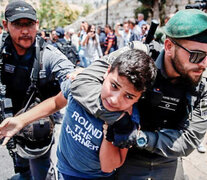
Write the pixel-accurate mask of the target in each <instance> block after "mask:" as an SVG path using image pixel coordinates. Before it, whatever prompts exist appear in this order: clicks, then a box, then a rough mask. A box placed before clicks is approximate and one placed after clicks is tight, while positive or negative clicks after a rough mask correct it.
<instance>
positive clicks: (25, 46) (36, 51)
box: [0, 1, 74, 180]
mask: <svg viewBox="0 0 207 180" xmlns="http://www.w3.org/2000/svg"><path fill="white" fill-rule="evenodd" d="M38 25H39V22H38V20H37V17H36V11H35V9H34V8H33V7H32V6H31V5H30V4H28V3H26V2H25V1H13V2H11V3H9V4H8V5H7V6H6V9H5V20H3V26H4V29H5V30H6V31H7V32H8V36H6V38H5V39H3V40H2V47H1V51H0V52H1V56H2V57H3V67H2V71H3V72H2V82H3V84H5V85H6V97H7V98H11V100H12V104H13V114H16V113H17V112H18V111H19V110H20V109H22V108H23V107H24V106H25V103H26V102H27V100H28V99H25V97H27V93H29V92H31V91H29V89H30V90H32V89H34V88H36V87H37V88H38V90H39V91H35V92H40V93H37V94H36V96H38V98H40V99H41V100H43V99H46V98H48V97H50V96H52V95H54V94H52V93H51V92H52V91H53V90H54V88H53V86H50V85H52V83H51V82H52V81H53V80H54V78H57V79H58V81H59V83H60V85H62V84H63V83H64V82H65V80H66V75H67V74H68V73H69V72H71V71H72V70H73V68H74V66H73V64H72V63H71V62H70V61H69V60H68V59H67V58H66V57H65V56H64V55H63V54H62V53H61V52H60V51H59V50H58V49H56V48H55V47H53V46H51V45H49V44H46V43H45V42H44V40H43V39H42V38H41V37H39V36H37V30H38ZM38 63H39V66H35V64H38ZM40 65H41V66H40ZM39 68H40V69H39ZM32 69H33V70H32ZM37 69H39V72H38V74H37V77H35V78H36V79H37V82H36V85H37V86H31V84H32V82H34V81H35V80H34V78H33V79H31V77H33V76H32V75H34V71H37ZM33 85H34V84H33ZM29 87H31V88H29ZM32 92H33V91H32ZM55 93H56V92H55ZM40 94H41V95H40ZM40 96H41V97H40ZM24 102H25V103H24ZM41 127H42V126H41ZM44 127H46V126H44ZM40 129H41V128H40ZM26 131H29V132H26ZM45 131H46V132H45ZM47 131H48V129H43V130H38V128H36V127H33V126H31V127H30V128H28V129H27V130H26V129H25V131H24V133H23V134H22V137H21V139H23V141H21V140H20V139H18V144H17V154H16V155H15V157H16V158H15V162H16V164H15V171H16V172H19V174H18V175H17V176H15V177H13V178H12V179H33V180H34V179H35V180H44V179H45V178H46V176H47V172H48V169H49V167H50V163H51V161H50V150H51V145H52V144H53V143H52V142H53V135H52V137H51V136H50V137H49V138H48V139H47V138H46V139H44V137H46V136H45V134H46V135H47ZM25 134H26V135H25ZM27 135H28V136H27ZM30 135H31V136H32V137H30ZM33 135H35V136H36V137H34V136H33ZM41 135H43V136H42V137H40V136H41ZM49 135H51V133H50V130H49ZM25 136H27V137H25ZM25 138H27V140H25ZM28 139H30V140H31V139H32V140H34V141H32V142H30V141H28ZM40 139H42V140H41V142H40V141H39V140H40ZM28 143H29V145H30V146H29V145H28ZM30 143H31V144H30ZM49 179H50V178H49Z"/></svg>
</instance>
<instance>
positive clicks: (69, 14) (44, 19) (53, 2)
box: [37, 0, 79, 29]
mask: <svg viewBox="0 0 207 180" xmlns="http://www.w3.org/2000/svg"><path fill="white" fill-rule="evenodd" d="M37 15H38V19H39V21H40V28H46V29H53V28H55V27H57V26H62V27H64V26H66V25H69V24H71V23H72V22H73V21H75V20H76V19H77V18H78V16H79V12H78V11H73V10H72V9H70V7H69V6H68V4H67V3H66V2H63V1H61V0H40V8H39V9H38V10H37Z"/></svg>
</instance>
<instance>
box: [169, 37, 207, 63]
mask: <svg viewBox="0 0 207 180" xmlns="http://www.w3.org/2000/svg"><path fill="white" fill-rule="evenodd" d="M170 40H171V42H172V43H173V44H175V45H177V46H179V47H181V48H182V49H184V50H185V51H187V52H188V53H189V54H190V56H189V61H190V62H191V63H195V64H198V63H200V62H202V61H203V60H204V59H205V58H206V56H207V53H206V52H204V51H199V50H189V49H187V48H185V47H183V46H182V45H181V44H179V43H178V42H176V41H174V40H173V39H170Z"/></svg>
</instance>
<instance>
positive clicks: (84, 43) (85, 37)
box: [81, 32, 91, 46]
mask: <svg viewBox="0 0 207 180" xmlns="http://www.w3.org/2000/svg"><path fill="white" fill-rule="evenodd" d="M90 37H91V32H89V33H88V34H86V35H84V36H83V39H82V42H81V45H82V46H86V45H87V44H88V41H89V39H90Z"/></svg>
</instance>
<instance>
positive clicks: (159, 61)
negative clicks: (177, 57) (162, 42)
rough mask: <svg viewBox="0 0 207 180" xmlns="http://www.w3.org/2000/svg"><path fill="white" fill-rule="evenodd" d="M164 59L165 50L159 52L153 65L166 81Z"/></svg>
mask: <svg viewBox="0 0 207 180" xmlns="http://www.w3.org/2000/svg"><path fill="white" fill-rule="evenodd" d="M164 59H165V50H164V49H163V50H162V51H161V52H160V54H159V56H158V57H157V59H156V61H155V65H156V67H157V69H159V70H160V73H161V74H162V76H163V77H164V78H166V79H167V78H168V77H167V74H166V72H165V67H164Z"/></svg>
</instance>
